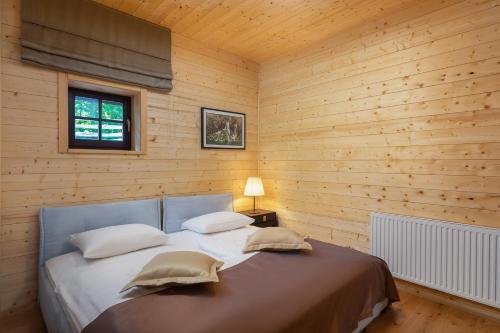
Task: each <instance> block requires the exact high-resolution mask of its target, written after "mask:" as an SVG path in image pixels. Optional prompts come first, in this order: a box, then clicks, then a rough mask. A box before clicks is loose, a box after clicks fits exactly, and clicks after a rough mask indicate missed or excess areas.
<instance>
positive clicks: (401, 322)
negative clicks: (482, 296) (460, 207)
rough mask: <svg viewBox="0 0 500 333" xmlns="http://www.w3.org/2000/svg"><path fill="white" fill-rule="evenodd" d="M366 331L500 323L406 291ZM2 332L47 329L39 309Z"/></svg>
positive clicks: (463, 331)
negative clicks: (399, 300)
mask: <svg viewBox="0 0 500 333" xmlns="http://www.w3.org/2000/svg"><path fill="white" fill-rule="evenodd" d="M400 295H401V302H398V303H395V304H393V305H392V306H391V307H390V308H389V309H387V310H386V311H385V312H384V313H383V314H382V315H381V316H380V317H378V318H377V319H376V320H375V321H374V322H373V323H372V324H371V325H370V326H369V327H368V328H367V330H366V332H367V333H381V332H404V333H414V332H415V333H416V332H419V333H420V332H422V333H423V332H425V333H500V323H498V322H496V321H492V320H487V319H484V318H481V317H477V316H474V315H472V314H469V313H467V312H464V311H462V310H458V309H456V308H453V307H449V306H445V305H442V304H440V303H437V302H433V301H430V300H427V299H425V298H422V297H419V296H415V295H413V294H409V293H406V292H400ZM0 332H2V333H37V332H46V331H45V328H44V326H43V323H42V319H41V316H40V311H39V310H38V309H32V310H29V311H28V312H26V313H24V314H19V315H16V316H13V317H11V318H9V319H8V320H4V321H3V322H1V323H0Z"/></svg>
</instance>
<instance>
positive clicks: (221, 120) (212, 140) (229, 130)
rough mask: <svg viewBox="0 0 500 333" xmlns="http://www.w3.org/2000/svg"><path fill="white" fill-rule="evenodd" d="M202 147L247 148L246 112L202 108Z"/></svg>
mask: <svg viewBox="0 0 500 333" xmlns="http://www.w3.org/2000/svg"><path fill="white" fill-rule="evenodd" d="M201 147H202V148H219V149H220V148H222V149H245V114H244V113H238V112H230V111H222V110H217V109H210V108H201Z"/></svg>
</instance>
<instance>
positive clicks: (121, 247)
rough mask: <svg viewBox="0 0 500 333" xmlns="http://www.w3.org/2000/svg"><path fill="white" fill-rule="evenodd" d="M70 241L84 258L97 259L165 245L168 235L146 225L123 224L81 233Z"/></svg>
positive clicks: (70, 237)
mask: <svg viewBox="0 0 500 333" xmlns="http://www.w3.org/2000/svg"><path fill="white" fill-rule="evenodd" d="M69 239H70V242H71V243H73V245H75V246H76V247H78V248H79V249H80V251H82V253H83V257H84V258H88V259H97V258H107V257H112V256H117V255H120V254H124V253H128V252H132V251H136V250H140V249H144V248H148V247H153V246H157V245H163V244H165V242H166V239H167V235H165V234H164V233H163V231H161V230H159V229H156V228H155V227H152V226H149V225H146V224H123V225H114V226H111V227H105V228H100V229H94V230H89V231H84V232H80V233H78V234H73V235H71V236H69Z"/></svg>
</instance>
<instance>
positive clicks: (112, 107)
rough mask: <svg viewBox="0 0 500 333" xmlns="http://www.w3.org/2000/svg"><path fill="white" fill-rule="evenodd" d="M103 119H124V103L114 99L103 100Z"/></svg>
mask: <svg viewBox="0 0 500 333" xmlns="http://www.w3.org/2000/svg"><path fill="white" fill-rule="evenodd" d="M102 119H112V120H123V104H122V103H120V102H113V101H102Z"/></svg>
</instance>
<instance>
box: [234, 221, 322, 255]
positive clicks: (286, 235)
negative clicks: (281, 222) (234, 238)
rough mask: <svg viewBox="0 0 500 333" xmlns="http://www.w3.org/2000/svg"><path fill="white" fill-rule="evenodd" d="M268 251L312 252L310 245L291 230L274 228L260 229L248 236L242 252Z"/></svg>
mask: <svg viewBox="0 0 500 333" xmlns="http://www.w3.org/2000/svg"><path fill="white" fill-rule="evenodd" d="M258 250H268V251H289V250H312V247H311V244H309V243H307V242H306V241H304V237H302V236H300V235H299V234H298V233H296V232H295V231H293V230H290V229H286V228H280V227H274V228H262V229H259V230H257V231H256V232H255V233H253V234H252V235H251V236H248V238H247V243H246V245H245V248H244V249H243V252H250V251H258Z"/></svg>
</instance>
